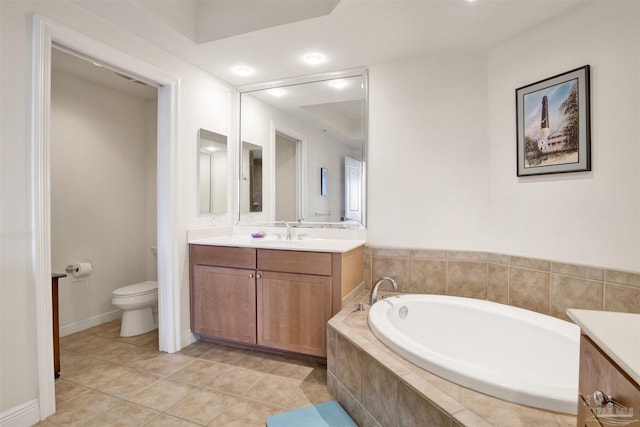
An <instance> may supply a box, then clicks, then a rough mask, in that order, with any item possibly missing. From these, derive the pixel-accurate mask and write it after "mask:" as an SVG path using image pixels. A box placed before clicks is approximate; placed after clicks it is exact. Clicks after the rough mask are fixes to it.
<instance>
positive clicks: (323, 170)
mask: <svg viewBox="0 0 640 427" xmlns="http://www.w3.org/2000/svg"><path fill="white" fill-rule="evenodd" d="M239 92H240V141H242V143H241V144H240V145H241V148H240V203H239V205H240V206H239V208H240V214H239V215H240V216H239V218H240V224H248V223H269V222H278V221H282V220H286V221H300V220H302V221H303V222H304V223H307V224H309V225H310V226H313V225H320V226H332V227H345V228H364V227H365V224H366V212H365V208H366V191H365V185H366V182H365V178H364V177H365V162H366V145H367V132H366V130H367V111H368V104H367V101H368V100H367V74H366V71H363V70H357V71H351V72H341V73H331V74H328V75H321V76H314V77H309V78H300V79H296V80H291V81H287V82H280V83H279V84H267V85H261V86H253V87H250V88H241V89H239Z"/></svg>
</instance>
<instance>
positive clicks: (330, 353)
mask: <svg viewBox="0 0 640 427" xmlns="http://www.w3.org/2000/svg"><path fill="white" fill-rule="evenodd" d="M336 335H337V332H336V330H335V329H334V328H333V326H331V325H328V326H327V370H328V371H331V372H333V373H334V374H335V372H336V364H335V360H336V355H337V353H336V351H337V349H336V345H337V344H336V341H337V338H336Z"/></svg>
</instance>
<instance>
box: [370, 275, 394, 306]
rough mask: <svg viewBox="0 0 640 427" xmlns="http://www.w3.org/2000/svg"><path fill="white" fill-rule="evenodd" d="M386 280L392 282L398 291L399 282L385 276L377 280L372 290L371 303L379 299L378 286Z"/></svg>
mask: <svg viewBox="0 0 640 427" xmlns="http://www.w3.org/2000/svg"><path fill="white" fill-rule="evenodd" d="M384 282H389V283H391V286H392V287H393V290H394V291H396V292H397V291H398V284H397V283H396V281H395V280H393V279H392V278H391V277H383V278H382V279H380V280H378V281H377V282H376V284H375V286H374V287H373V290H372V291H371V305H373V304H375V302H376V301H377V300H378V288H379V287H380V285H381V284H383V283H384Z"/></svg>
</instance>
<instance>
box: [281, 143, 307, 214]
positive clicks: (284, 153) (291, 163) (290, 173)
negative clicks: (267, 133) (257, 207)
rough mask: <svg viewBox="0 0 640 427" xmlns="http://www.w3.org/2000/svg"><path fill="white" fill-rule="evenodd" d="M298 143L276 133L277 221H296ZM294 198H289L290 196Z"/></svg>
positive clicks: (297, 210) (297, 212) (297, 211)
mask: <svg viewBox="0 0 640 427" xmlns="http://www.w3.org/2000/svg"><path fill="white" fill-rule="evenodd" d="M299 145H300V141H299V140H297V139H295V138H293V137H290V136H288V135H286V134H284V133H282V132H277V131H276V165H275V170H276V173H275V176H276V216H275V219H276V220H278V221H282V220H285V221H297V220H298V219H300V218H302V217H301V216H299V209H298V205H299V203H298V199H299V196H298V188H297V184H298V182H297V176H298V156H299V154H298V152H299V150H300V148H299ZM292 195H293V196H294V197H291V196H292Z"/></svg>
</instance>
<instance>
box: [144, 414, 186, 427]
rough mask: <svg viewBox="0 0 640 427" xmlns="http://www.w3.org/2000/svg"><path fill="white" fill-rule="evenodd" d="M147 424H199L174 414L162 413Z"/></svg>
mask: <svg viewBox="0 0 640 427" xmlns="http://www.w3.org/2000/svg"><path fill="white" fill-rule="evenodd" d="M145 425H146V426H153V427H197V426H198V425H199V424H194V423H192V422H190V421H187V420H183V419H181V418H177V417H174V416H172V415H168V414H162V415H160V416H159V417H157V418H154V419H153V420H151V421H149V422H148V423H147V424H145Z"/></svg>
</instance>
